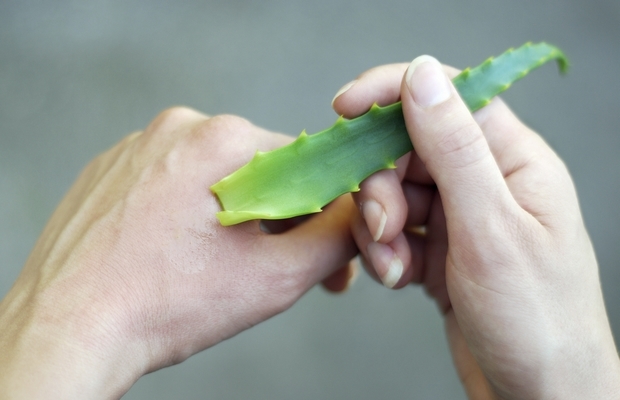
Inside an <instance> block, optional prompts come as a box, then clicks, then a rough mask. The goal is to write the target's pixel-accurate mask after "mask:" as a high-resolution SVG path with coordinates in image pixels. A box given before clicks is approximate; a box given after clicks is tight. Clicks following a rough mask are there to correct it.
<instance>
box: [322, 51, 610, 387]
mask: <svg viewBox="0 0 620 400" xmlns="http://www.w3.org/2000/svg"><path fill="white" fill-rule="evenodd" d="M456 73H457V71H456V70H454V69H452V68H449V67H444V68H442V67H441V65H440V64H439V63H438V62H437V60H435V59H433V58H432V57H428V56H422V57H420V58H418V59H416V60H414V61H413V62H412V64H411V65H406V64H395V65H387V66H383V67H378V68H375V69H372V70H370V71H367V72H366V73H364V74H362V75H361V76H360V77H358V78H357V79H356V80H355V81H353V82H352V83H349V84H347V85H345V86H344V87H343V89H342V90H341V91H339V92H338V94H337V95H336V97H335V99H334V102H333V106H334V109H335V110H336V112H338V113H339V114H343V115H344V116H345V117H348V118H352V117H355V116H357V115H360V114H361V113H363V112H364V111H366V110H367V109H368V108H369V107H370V106H371V105H372V103H374V102H377V103H378V104H379V105H385V104H389V103H392V102H395V101H397V100H399V99H400V100H402V103H403V113H404V116H405V121H406V124H407V130H408V131H409V134H410V137H411V140H412V143H413V145H414V148H415V152H414V153H412V154H410V155H407V156H405V157H403V158H402V159H401V160H399V161H398V163H397V165H398V168H397V169H396V170H390V171H382V172H380V173H377V174H375V175H373V176H372V177H370V178H369V179H367V180H366V181H365V182H364V183H363V184H362V187H361V191H360V192H359V193H357V194H356V195H355V200H356V204H357V206H358V208H359V210H360V211H359V212H358V215H357V216H356V217H355V219H354V222H353V224H352V227H353V234H354V237H355V240H356V243H357V245H358V247H359V248H360V250H361V252H362V255H363V257H364V259H365V264H366V266H367V268H368V270H369V272H370V273H371V274H372V275H373V276H374V277H376V278H377V279H378V280H382V281H383V282H384V284H385V285H386V286H388V287H395V288H401V287H403V286H405V285H407V284H409V283H411V282H413V283H419V284H422V285H423V286H424V287H425V289H426V291H427V292H428V294H429V295H430V296H432V297H433V298H434V299H435V300H436V302H437V304H438V306H439V309H440V311H441V312H442V313H443V315H444V316H445V328H446V334H447V337H448V341H449V345H450V350H451V352H452V355H453V360H454V364H455V367H456V370H457V372H458V375H459V377H460V379H461V380H462V383H463V385H464V387H465V390H466V392H467V394H468V396H469V397H470V398H472V399H492V398H503V399H603V398H604V399H612V398H620V389H619V388H620V384H619V380H620V366H619V361H618V355H617V352H616V347H615V344H614V340H613V337H612V333H611V330H610V327H609V322H608V319H607V314H606V311H605V306H604V302H603V296H602V292H601V286H600V282H599V275H598V266H597V261H596V257H595V254H594V250H593V248H592V245H591V243H590V239H589V237H588V234H587V232H586V229H585V227H584V223H583V220H582V217H581V214H580V209H579V204H578V200H577V196H576V193H575V189H574V186H573V183H572V180H571V177H570V175H569V173H568V171H567V168H566V166H565V165H564V163H563V162H562V161H561V160H560V158H559V157H558V156H557V155H556V154H555V153H554V152H553V151H552V149H551V148H550V147H549V146H548V145H547V144H546V143H545V142H544V140H543V139H541V137H540V136H539V135H538V134H537V133H535V132H533V131H532V130H531V129H529V128H528V127H527V126H525V125H524V124H523V123H521V122H520V121H519V120H518V119H517V118H516V117H515V116H514V114H513V113H512V112H511V111H510V110H509V109H508V107H507V106H506V105H505V104H504V103H503V102H502V101H501V100H500V99H495V100H494V101H493V102H492V103H491V104H490V105H489V106H487V107H485V108H484V109H482V110H480V111H478V112H476V113H474V114H473V115H472V114H471V113H470V112H469V111H468V110H467V108H466V106H465V105H464V104H463V102H462V101H461V99H460V98H459V96H458V94H457V92H456V91H455V89H454V87H453V86H452V84H451V82H450V80H449V77H453V76H454V75H455V74H456ZM420 226H423V227H424V229H425V231H420V229H419V227H420Z"/></svg>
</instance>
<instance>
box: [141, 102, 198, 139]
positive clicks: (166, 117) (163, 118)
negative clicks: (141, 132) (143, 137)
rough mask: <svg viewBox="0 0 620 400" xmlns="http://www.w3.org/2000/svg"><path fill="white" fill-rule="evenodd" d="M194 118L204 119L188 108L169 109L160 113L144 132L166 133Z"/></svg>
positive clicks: (176, 107)
mask: <svg viewBox="0 0 620 400" xmlns="http://www.w3.org/2000/svg"><path fill="white" fill-rule="evenodd" d="M196 118H206V116H204V115H202V114H200V113H199V112H197V111H196V110H194V109H191V108H188V107H182V106H175V107H170V108H167V109H165V110H164V111H162V112H160V113H159V114H158V115H157V116H156V117H155V119H153V121H152V122H151V123H150V124H149V126H148V127H147V128H146V130H145V132H149V133H154V132H167V131H170V130H174V129H176V127H178V126H179V125H181V124H183V123H185V122H187V121H191V120H193V119H196Z"/></svg>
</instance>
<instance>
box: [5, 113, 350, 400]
mask: <svg viewBox="0 0 620 400" xmlns="http://www.w3.org/2000/svg"><path fill="white" fill-rule="evenodd" d="M290 141H291V138H289V137H287V136H285V135H280V134H274V133H270V132H267V131H265V130H263V129H260V128H257V127H255V126H253V125H251V124H250V123H249V122H247V121H245V120H243V119H241V118H238V117H233V116H217V117H213V118H209V117H207V116H205V115H202V114H200V113H198V112H196V111H193V110H190V109H184V108H175V109H171V110H167V111H165V112H163V113H162V114H161V115H160V116H159V117H158V118H156V119H155V120H154V121H153V122H152V123H151V124H150V126H149V127H148V128H146V130H145V131H144V132H141V133H135V134H132V135H130V136H128V137H127V138H125V139H124V140H122V141H121V142H120V143H119V144H118V145H116V146H114V147H113V148H112V149H110V150H109V151H107V152H105V153H103V154H102V155H100V156H99V157H97V158H96V159H95V160H94V161H92V162H91V163H90V164H89V165H88V166H87V167H86V169H85V170H84V171H83V172H82V174H81V175H80V177H79V178H78V179H77V181H76V183H75V184H74V185H73V187H72V188H71V189H70V191H69V192H68V194H67V195H66V197H65V198H64V199H63V200H62V202H61V204H60V205H59V206H58V208H57V210H56V211H55V212H54V214H53V215H52V217H51V220H50V221H49V223H48V224H47V226H46V227H45V230H44V231H43V233H42V235H41V237H40V239H39V241H38V242H37V243H36V246H35V247H34V249H33V250H32V253H31V254H30V256H29V258H28V260H27V262H26V265H25V267H24V269H23V271H22V273H21V274H20V276H19V278H18V279H17V281H16V282H15V284H14V286H13V287H12V288H11V290H10V291H9V293H8V295H7V296H6V298H5V299H4V300H3V301H2V303H0V327H2V329H1V330H0V388H1V389H0V398H1V399H25V398H27V399H39V398H41V399H43V398H44V399H56V398H58V399H60V398H62V399H66V398H76V399H77V398H80V399H110V398H118V397H120V396H122V394H124V393H125V392H126V391H127V390H128V389H129V388H130V387H131V385H132V384H133V383H134V382H135V381H136V380H137V379H138V378H139V377H140V376H142V375H144V374H146V373H148V372H151V371H154V370H157V369H160V368H163V367H166V366H169V365H172V364H176V363H179V362H182V361H183V360H185V359H186V358H188V357H189V356H191V355H192V354H195V353H197V352H199V351H201V350H204V349H206V348H208V347H211V346H213V345H215V344H217V343H219V342H220V341H222V340H224V339H226V338H229V337H231V336H234V335H235V334H237V333H239V332H241V331H243V330H245V329H248V328H250V327H252V326H254V325H256V324H258V323H260V322H261V321H263V320H265V319H268V318H270V317H271V316H273V315H275V314H277V313H280V312H282V311H284V310H286V309H287V308H288V307H290V306H291V305H292V304H293V303H294V302H295V301H296V300H297V299H298V298H299V297H300V296H301V295H302V294H304V293H305V292H306V291H307V290H308V289H310V288H311V287H312V286H314V285H315V284H316V283H318V282H320V281H322V280H323V281H324V285H325V286H326V287H327V288H329V289H331V290H334V291H340V290H342V289H344V288H345V286H346V284H347V281H348V278H349V277H350V275H351V271H352V270H351V269H350V268H349V267H348V262H349V260H350V259H351V258H352V257H354V256H355V254H356V253H357V249H356V248H355V245H354V243H353V240H352V238H351V235H350V231H349V224H350V219H351V217H352V214H353V211H354V210H353V203H352V201H351V197H350V196H345V197H343V198H341V199H339V200H338V201H336V202H335V203H333V204H332V205H330V206H329V207H328V208H327V209H326V210H325V211H324V212H323V213H321V214H319V215H316V216H314V217H312V218H310V219H308V220H306V221H304V222H299V221H282V222H276V223H269V224H268V225H269V226H268V228H269V229H270V230H272V231H274V232H277V234H267V233H266V232H264V229H261V227H260V226H259V223H258V222H257V221H253V222H248V223H245V224H242V225H237V226H233V227H222V226H221V225H220V224H219V222H218V221H217V220H216V218H215V213H216V211H218V210H219V205H218V202H217V200H216V198H215V197H214V195H213V194H212V193H211V192H210V190H209V187H210V186H211V185H212V184H213V183H215V182H217V181H218V180H220V179H221V178H222V177H224V176H225V175H227V174H229V173H231V172H232V171H234V170H235V169H237V168H238V167H240V166H241V165H243V164H244V163H245V162H247V161H249V160H250V159H251V158H252V156H253V155H254V153H255V151H256V149H260V150H269V149H272V148H276V147H279V146H282V145H284V144H286V143H288V142H290ZM342 266H345V267H343V268H341V267H342Z"/></svg>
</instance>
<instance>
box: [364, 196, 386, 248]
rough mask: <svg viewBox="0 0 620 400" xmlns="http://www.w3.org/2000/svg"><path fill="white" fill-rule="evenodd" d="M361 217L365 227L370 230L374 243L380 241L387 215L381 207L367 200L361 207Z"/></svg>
mask: <svg viewBox="0 0 620 400" xmlns="http://www.w3.org/2000/svg"><path fill="white" fill-rule="evenodd" d="M362 215H364V220H366V225H368V229H370V234H371V235H372V240H374V241H375V242H377V241H379V239H381V235H383V230H384V229H385V223H386V222H387V214H386V213H385V210H383V207H381V205H380V204H379V203H377V202H376V201H374V200H368V201H366V202H365V203H364V204H363V205H362Z"/></svg>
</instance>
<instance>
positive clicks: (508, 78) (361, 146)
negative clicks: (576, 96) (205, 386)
mask: <svg viewBox="0 0 620 400" xmlns="http://www.w3.org/2000/svg"><path fill="white" fill-rule="evenodd" d="M550 60H557V62H558V65H559V67H560V70H561V71H562V72H565V71H566V69H567V67H568V61H567V59H566V57H565V56H564V54H563V53H562V51H561V50H559V49H558V48H557V47H554V46H551V45H549V44H547V43H537V44H531V43H526V44H525V45H523V46H521V47H519V48H518V49H510V50H508V51H506V52H505V53H503V54H502V55H500V56H499V57H497V58H489V59H488V60H486V61H485V62H484V63H482V64H481V65H479V66H478V67H476V68H473V69H469V68H468V69H466V70H464V71H463V72H462V73H461V74H459V75H458V76H457V77H455V78H454V79H453V80H452V82H453V83H454V85H455V87H456V89H457V91H458V92H459V94H460V95H461V97H462V98H463V100H464V102H465V103H466V104H467V106H468V107H469V109H470V110H471V111H472V112H473V111H476V110H478V109H480V108H482V107H484V106H485V105H486V104H488V103H489V102H490V101H491V100H492V99H493V97H494V96H496V95H497V94H499V93H501V92H503V91H504V90H506V89H508V88H509V87H510V85H511V84H512V83H513V82H515V81H516V80H518V79H520V78H522V77H524V76H525V75H527V74H528V73H529V72H530V71H531V70H533V69H534V68H537V67H539V66H540V65H542V64H544V63H546V62H548V61H550ZM411 150H412V145H411V141H410V140H409V135H408V133H407V130H406V127H405V121H404V118H403V114H402V108H401V104H400V102H398V103H395V104H392V105H389V106H386V107H379V106H377V105H373V106H372V108H371V109H370V110H369V111H368V112H367V113H366V114H363V115H362V116H360V117H357V118H354V119H351V120H346V119H344V118H342V117H340V118H339V119H338V120H337V121H336V123H335V124H334V125H333V126H332V127H331V128H328V129H326V130H324V131H322V132H319V133H316V134H314V135H307V134H306V133H305V132H302V133H301V135H300V136H299V137H298V138H297V139H296V140H295V141H294V142H292V143H291V144H289V145H287V146H284V147H281V148H279V149H276V150H272V151H269V152H265V153H263V152H257V153H256V155H255V156H254V158H253V159H252V160H251V161H250V162H249V163H248V164H246V165H245V166H243V167H241V168H240V169H238V170H237V171H235V172H234V173H232V174H231V175H229V176H227V177H225V178H224V179H222V180H221V181H219V182H218V183H216V184H215V185H213V186H211V190H212V191H213V192H214V193H215V194H216V196H217V197H218V199H219V201H220V204H221V206H222V209H223V210H222V211H220V212H218V213H217V218H218V219H219V221H220V223H221V224H222V225H233V224H237V223H240V222H244V221H248V220H253V219H283V218H290V217H295V216H299V215H305V214H311V213H316V212H320V211H321V209H322V207H323V206H325V205H327V204H328V203H330V202H331V201H333V200H334V199H336V198H337V197H338V196H341V195H342V194H345V193H348V192H354V191H357V190H359V184H360V183H361V182H362V181H363V180H364V179H366V178H367V177H368V176H370V175H371V174H373V173H374V172H377V171H379V170H382V169H387V168H394V162H395V161H396V160H397V159H398V158H399V157H401V156H402V155H404V154H406V153H407V152H409V151H411Z"/></svg>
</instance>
